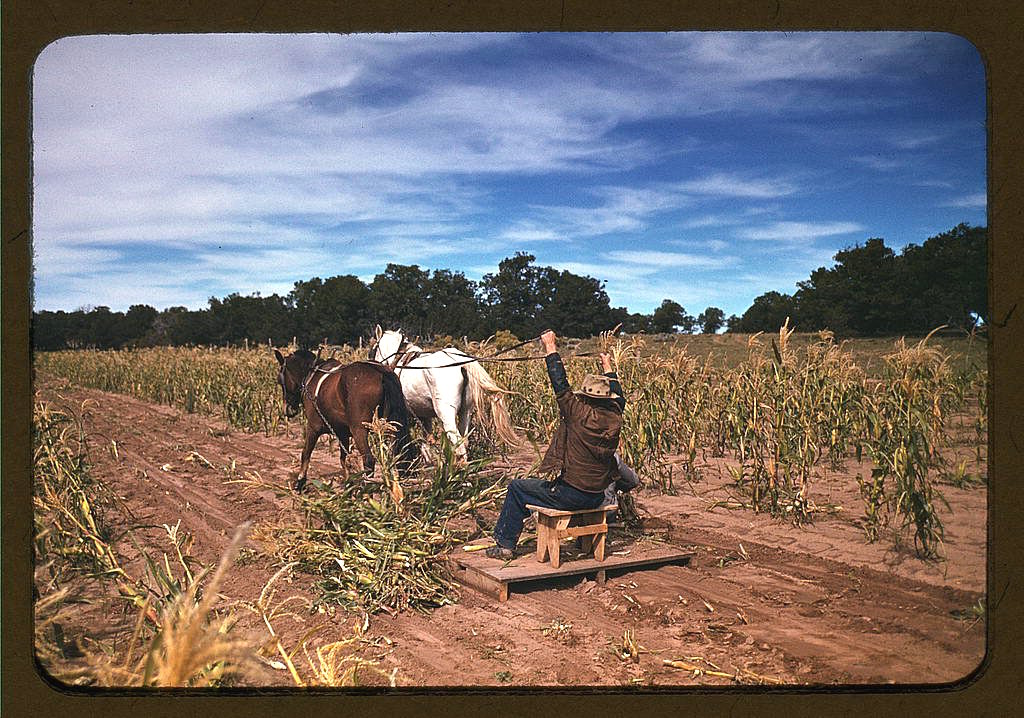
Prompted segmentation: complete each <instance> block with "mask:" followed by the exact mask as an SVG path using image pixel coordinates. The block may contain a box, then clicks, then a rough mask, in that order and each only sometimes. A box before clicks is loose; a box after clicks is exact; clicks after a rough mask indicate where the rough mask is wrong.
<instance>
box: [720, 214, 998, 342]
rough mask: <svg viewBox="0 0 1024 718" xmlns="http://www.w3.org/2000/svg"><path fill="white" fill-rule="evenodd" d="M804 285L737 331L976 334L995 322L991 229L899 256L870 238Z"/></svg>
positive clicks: (958, 231)
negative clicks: (785, 328) (942, 330)
mask: <svg viewBox="0 0 1024 718" xmlns="http://www.w3.org/2000/svg"><path fill="white" fill-rule="evenodd" d="M834 259H835V262H836V264H835V266H834V267H831V268H825V267H819V268H818V269H816V270H814V271H813V272H811V276H810V278H808V279H807V280H805V281H802V282H797V290H796V291H795V292H794V293H793V294H782V293H779V292H766V293H765V294H762V295H761V296H759V297H757V298H756V299H754V302H753V304H751V306H750V308H749V309H747V311H746V312H744V313H743V315H742V316H741V317H736V316H730V317H729V319H728V320H727V323H728V327H729V331H735V332H759V331H775V330H777V329H778V328H779V327H780V326H781V325H782V323H783V322H784V321H785V320H786V318H787V317H788V318H789V323H790V326H793V327H795V328H796V329H797V331H804V332H810V331H817V330H820V329H830V330H832V331H833V332H834V333H835V334H836V336H840V337H849V336H891V335H907V334H925V333H927V332H929V331H931V330H932V329H934V328H936V327H939V326H942V325H947V326H948V327H950V328H951V329H954V330H956V329H963V330H970V329H971V328H972V327H975V326H977V325H978V324H979V323H987V322H988V230H987V228H986V227H972V226H969V225H966V224H959V225H957V226H956V227H954V228H953V229H951V230H949V231H948V232H943V233H942V234H938V235H936V236H934V237H931V238H929V239H927V240H925V242H924V243H923V244H921V245H917V244H909V245H907V246H906V247H904V248H903V250H902V251H901V252H900V253H899V254H896V253H895V252H894V251H893V250H892V249H891V248H890V247H886V246H885V241H884V240H883V239H879V238H872V239H868V240H867V241H866V242H865V243H864V244H862V245H860V244H858V245H855V246H853V247H848V248H846V249H844V250H842V251H840V252H838V253H837V254H836V255H835V256H834Z"/></svg>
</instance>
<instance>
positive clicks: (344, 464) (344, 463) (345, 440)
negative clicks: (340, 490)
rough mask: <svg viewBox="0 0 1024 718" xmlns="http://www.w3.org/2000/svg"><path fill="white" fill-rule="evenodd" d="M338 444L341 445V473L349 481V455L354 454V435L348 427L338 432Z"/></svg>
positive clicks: (339, 450)
mask: <svg viewBox="0 0 1024 718" xmlns="http://www.w3.org/2000/svg"><path fill="white" fill-rule="evenodd" d="M338 444H339V445H340V448H339V449H338V452H339V454H340V455H341V473H342V476H343V477H344V478H345V480H346V481H347V480H348V477H349V471H348V455H349V454H350V453H352V433H351V432H350V431H349V430H348V428H347V427H346V428H344V429H342V430H341V431H339V432H338Z"/></svg>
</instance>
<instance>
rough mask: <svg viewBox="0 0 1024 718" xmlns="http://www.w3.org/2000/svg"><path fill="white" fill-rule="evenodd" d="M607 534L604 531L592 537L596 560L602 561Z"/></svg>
mask: <svg viewBox="0 0 1024 718" xmlns="http://www.w3.org/2000/svg"><path fill="white" fill-rule="evenodd" d="M607 536H608V532H607V531H604V532H602V533H599V534H597V535H596V536H595V537H594V558H595V559H597V560H598V561H604V547H605V538H606V537H607Z"/></svg>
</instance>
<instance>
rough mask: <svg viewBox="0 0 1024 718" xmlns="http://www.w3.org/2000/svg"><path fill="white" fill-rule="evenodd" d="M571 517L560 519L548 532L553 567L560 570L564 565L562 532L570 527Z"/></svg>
mask: <svg viewBox="0 0 1024 718" xmlns="http://www.w3.org/2000/svg"><path fill="white" fill-rule="evenodd" d="M569 519H570V517H569V516H564V517H559V518H558V519H556V520H555V525H554V526H552V527H551V529H550V530H549V531H548V554H549V556H550V558H551V566H552V567H553V568H558V567H559V566H561V565H562V555H561V550H562V536H561V534H562V530H563V529H565V528H566V527H567V526H568V525H569Z"/></svg>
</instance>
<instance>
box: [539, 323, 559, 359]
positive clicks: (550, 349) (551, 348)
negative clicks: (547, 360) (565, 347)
mask: <svg viewBox="0 0 1024 718" xmlns="http://www.w3.org/2000/svg"><path fill="white" fill-rule="evenodd" d="M557 338H558V337H556V336H555V333H554V332H553V331H551V330H550V329H548V330H547V331H546V332H544V333H543V334H541V335H540V343H541V346H543V347H544V353H545V354H554V353H555V352H557V351H558V346H557V345H556V344H555V340H556V339H557Z"/></svg>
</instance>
